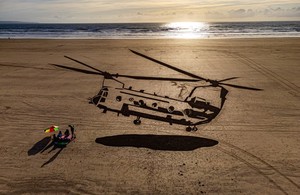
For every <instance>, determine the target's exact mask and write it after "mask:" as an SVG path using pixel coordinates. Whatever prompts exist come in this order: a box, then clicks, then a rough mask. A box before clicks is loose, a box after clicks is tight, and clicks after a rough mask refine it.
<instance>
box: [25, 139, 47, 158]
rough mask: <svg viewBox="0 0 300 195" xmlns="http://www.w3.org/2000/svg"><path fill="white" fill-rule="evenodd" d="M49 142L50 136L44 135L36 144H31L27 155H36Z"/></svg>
mask: <svg viewBox="0 0 300 195" xmlns="http://www.w3.org/2000/svg"><path fill="white" fill-rule="evenodd" d="M50 142H51V137H50V136H48V137H44V138H43V139H42V140H40V141H38V142H37V143H36V144H34V145H33V146H32V148H30V149H29V150H28V152H27V154H28V156H32V155H36V154H38V153H40V152H42V151H43V150H45V148H46V147H47V145H48V144H49V143H50Z"/></svg>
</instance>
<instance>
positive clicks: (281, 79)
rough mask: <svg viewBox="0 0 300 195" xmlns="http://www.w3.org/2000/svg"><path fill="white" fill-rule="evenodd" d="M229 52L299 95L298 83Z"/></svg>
mask: <svg viewBox="0 0 300 195" xmlns="http://www.w3.org/2000/svg"><path fill="white" fill-rule="evenodd" d="M226 53H227V54H229V55H231V56H232V57H237V58H236V59H237V60H239V61H240V62H242V63H243V64H246V65H247V66H249V67H251V68H252V69H254V70H256V71H258V72H260V73H262V74H263V75H265V76H267V77H268V78H270V79H272V80H273V81H275V82H277V83H278V84H280V85H281V86H282V87H284V88H285V89H287V90H288V91H289V92H290V94H292V95H293V96H296V97H299V93H300V87H299V86H297V85H296V84H294V83H292V82H290V81H289V80H287V79H285V78H284V77H282V76H280V75H278V74H277V73H275V72H274V71H272V70H270V69H268V68H266V67H265V66H263V65H261V64H260V63H258V62H256V61H254V60H252V59H250V58H248V57H246V56H244V55H242V54H240V53H234V52H226Z"/></svg>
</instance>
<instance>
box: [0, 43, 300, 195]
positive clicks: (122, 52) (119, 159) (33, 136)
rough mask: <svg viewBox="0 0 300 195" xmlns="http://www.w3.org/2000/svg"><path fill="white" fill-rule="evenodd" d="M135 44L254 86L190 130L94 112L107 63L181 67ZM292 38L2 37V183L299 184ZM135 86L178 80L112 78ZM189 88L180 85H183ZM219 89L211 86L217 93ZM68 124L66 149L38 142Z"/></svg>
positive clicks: (21, 187)
mask: <svg viewBox="0 0 300 195" xmlns="http://www.w3.org/2000/svg"><path fill="white" fill-rule="evenodd" d="M129 49H133V50H136V51H139V52H141V53H144V54H147V55H149V56H151V57H154V58H156V59H158V60H161V61H164V62H166V63H169V64H171V65H173V66H176V67H178V68H180V69H183V70H187V71H189V72H192V73H193V74H196V75H199V76H202V77H205V78H209V79H217V80H221V79H225V78H230V77H239V78H238V79H234V80H230V81H227V83H231V84H236V85H243V86H249V87H255V88H260V89H263V90H262V91H250V90H243V89H237V88H232V87H226V89H227V90H228V91H229V93H228V95H227V96H226V98H227V99H226V102H225V104H224V107H223V109H222V110H221V112H220V114H219V115H218V116H217V117H216V118H215V119H214V120H213V121H211V122H210V123H207V124H203V125H199V126H198V129H199V130H198V131H196V132H186V131H185V128H186V127H185V126H182V125H176V124H174V125H169V124H168V123H166V122H161V121H156V120H150V119H143V118H142V124H141V125H138V126H137V125H134V124H133V123H132V121H133V120H134V119H135V117H133V116H130V117H125V116H122V115H120V116H117V113H113V112H107V113H103V112H102V111H101V110H99V109H98V108H97V107H95V106H94V105H91V104H89V103H88V98H89V97H93V96H94V95H95V94H97V93H98V91H99V89H100V86H101V83H102V78H101V77H100V76H98V75H87V74H82V73H77V72H74V71H70V70H63V69H60V68H57V67H54V66H52V65H49V63H53V64H60V65H65V66H71V67H76V68H82V69H86V70H88V68H86V67H83V66H81V65H79V64H77V63H75V62H73V61H71V60H68V59H66V58H64V55H68V56H70V57H73V58H75V59H77V60H80V61H82V62H85V63H88V64H90V65H93V66H94V67H96V68H98V69H101V70H103V71H108V72H110V73H119V74H130V75H141V76H163V77H184V78H188V77H187V76H185V75H182V74H180V73H178V72H176V71H174V70H170V69H167V68H166V67H162V66H160V65H158V64H155V63H153V62H151V61H149V60H146V59H143V58H141V57H140V56H137V55H135V54H133V53H131V52H130V51H129ZM299 53H300V39H299V38H272V39H224V40H223V39H215V40H208V39H207V40H0V72H1V77H0V89H1V90H0V113H1V117H0V123H1V127H0V133H1V136H0V153H1V155H0V162H1V166H0V194H238V193H241V194H299V193H300V163H299V162H300V144H299V143H300V137H299V131H300V130H299V122H300V104H299V98H300V94H299V92H300V88H299V86H300V66H299V62H300V55H299ZM120 80H121V81H122V82H124V83H125V84H126V86H132V87H133V88H134V89H136V90H140V89H143V90H145V91H151V93H152V92H156V93H158V94H167V95H170V96H178V93H179V91H180V90H181V87H182V86H190V84H189V83H186V82H178V83H172V82H169V81H147V80H146V81H136V80H132V79H126V78H122V79H121V78H120ZM185 95H186V94H185ZM216 98H218V97H216ZM68 124H75V127H76V135H77V138H76V140H75V142H71V143H70V144H69V145H68V146H67V147H66V148H64V149H63V150H60V149H56V150H51V148H48V149H47V150H45V151H43V152H41V150H42V149H43V148H44V146H45V144H46V143H48V142H49V141H50V137H49V136H51V135H52V134H45V133H44V132H43V130H44V129H45V128H46V127H49V126H51V125H59V126H60V128H61V129H62V130H65V129H66V128H67V125H68Z"/></svg>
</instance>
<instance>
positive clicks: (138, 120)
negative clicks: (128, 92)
mask: <svg viewBox="0 0 300 195" xmlns="http://www.w3.org/2000/svg"><path fill="white" fill-rule="evenodd" d="M141 122H142V121H141V120H140V117H138V118H137V119H135V120H134V121H133V124H135V125H140V124H141Z"/></svg>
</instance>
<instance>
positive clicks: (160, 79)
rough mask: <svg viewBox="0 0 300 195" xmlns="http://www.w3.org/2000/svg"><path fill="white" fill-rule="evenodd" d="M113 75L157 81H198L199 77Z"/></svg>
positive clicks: (114, 75) (115, 75)
mask: <svg viewBox="0 0 300 195" xmlns="http://www.w3.org/2000/svg"><path fill="white" fill-rule="evenodd" d="M112 76H113V77H124V78H131V79H138V80H159V81H186V82H198V81H200V80H199V79H184V78H166V77H148V76H131V75H119V74H113V75H112Z"/></svg>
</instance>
